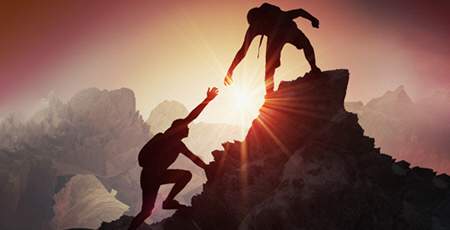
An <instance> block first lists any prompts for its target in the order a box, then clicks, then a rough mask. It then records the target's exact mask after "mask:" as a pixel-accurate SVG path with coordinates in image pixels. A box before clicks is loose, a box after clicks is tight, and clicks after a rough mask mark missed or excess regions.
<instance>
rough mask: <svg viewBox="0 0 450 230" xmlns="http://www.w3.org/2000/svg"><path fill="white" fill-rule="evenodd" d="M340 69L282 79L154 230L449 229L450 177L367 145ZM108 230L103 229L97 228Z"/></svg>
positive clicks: (344, 76)
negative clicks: (199, 185)
mask: <svg viewBox="0 0 450 230" xmlns="http://www.w3.org/2000/svg"><path fill="white" fill-rule="evenodd" d="M348 79H349V78H348V72H347V71H345V70H336V71H327V72H323V73H321V74H318V75H310V74H308V75H307V76H305V77H303V78H299V79H297V80H295V81H292V82H283V83H281V84H280V87H279V90H278V91H277V92H276V93H275V94H274V95H272V96H271V97H269V98H267V100H266V102H265V104H264V105H263V107H262V108H261V114H260V116H259V117H258V118H257V119H256V120H255V121H254V122H253V125H252V127H251V128H250V131H249V133H248V135H247V137H246V139H245V140H244V141H243V142H234V143H227V144H225V145H224V151H215V152H213V155H214V159H215V160H214V161H213V162H211V163H210V165H209V168H208V169H207V170H206V173H207V177H208V181H207V182H206V184H205V185H204V189H203V192H202V193H201V194H200V195H198V196H195V197H194V198H193V199H192V207H190V208H188V209H184V210H180V211H178V212H176V213H175V214H174V216H172V217H170V218H168V219H166V220H164V221H162V222H161V223H158V224H155V225H153V226H152V227H154V228H155V229H215V230H217V229H219V230H220V229H224V230H225V229H226V230H230V229H242V230H244V229H330V230H331V229H448V228H449V226H450V218H449V216H450V213H449V209H450V207H449V200H450V190H449V185H450V178H449V177H448V176H447V175H440V176H436V174H435V173H434V172H433V171H432V170H430V169H424V168H413V169H410V168H409V165H408V164H407V163H406V162H403V161H401V162H394V160H393V159H392V158H391V157H389V156H387V155H384V154H381V153H380V152H379V149H376V148H374V139H372V138H369V137H366V136H364V135H363V129H362V128H361V127H360V126H359V124H358V120H357V116H356V115H355V114H352V113H348V112H346V111H345V110H344V107H343V102H344V97H345V92H346V88H347V83H348ZM104 229H108V228H104Z"/></svg>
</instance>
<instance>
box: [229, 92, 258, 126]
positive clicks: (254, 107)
mask: <svg viewBox="0 0 450 230" xmlns="http://www.w3.org/2000/svg"><path fill="white" fill-rule="evenodd" d="M229 90H230V91H231V92H230V93H231V95H230V96H231V98H232V106H233V110H234V114H235V116H236V118H237V119H238V120H239V123H240V124H241V125H242V126H243V127H247V126H249V124H250V123H251V121H252V120H253V119H255V118H256V117H257V116H258V114H259V108H260V107H261V105H262V103H263V101H264V96H263V95H262V93H261V92H260V91H261V90H260V88H259V87H252V86H250V85H246V84H239V83H238V84H235V85H232V86H230V89H229Z"/></svg>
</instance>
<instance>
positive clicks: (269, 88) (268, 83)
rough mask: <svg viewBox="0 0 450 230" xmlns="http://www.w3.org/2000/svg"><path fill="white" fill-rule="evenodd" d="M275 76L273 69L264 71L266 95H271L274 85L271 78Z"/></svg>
mask: <svg viewBox="0 0 450 230" xmlns="http://www.w3.org/2000/svg"><path fill="white" fill-rule="evenodd" d="M274 75H275V68H270V69H266V75H265V80H266V94H267V95H269V94H271V93H273V88H274V83H273V76H274Z"/></svg>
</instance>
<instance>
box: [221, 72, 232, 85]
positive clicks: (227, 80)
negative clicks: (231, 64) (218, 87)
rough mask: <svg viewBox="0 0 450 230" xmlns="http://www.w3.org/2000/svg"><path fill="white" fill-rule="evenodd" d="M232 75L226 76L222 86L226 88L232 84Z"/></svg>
mask: <svg viewBox="0 0 450 230" xmlns="http://www.w3.org/2000/svg"><path fill="white" fill-rule="evenodd" d="M232 75H233V73H230V72H228V73H227V76H226V77H225V79H224V80H223V84H224V85H226V86H229V85H231V84H233V76H232Z"/></svg>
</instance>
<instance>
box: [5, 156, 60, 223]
mask: <svg viewBox="0 0 450 230" xmlns="http://www.w3.org/2000/svg"><path fill="white" fill-rule="evenodd" d="M0 183H1V187H0V204H1V208H0V229H5V230H22V229H24V230H25V229H30V226H34V229H51V228H50V224H49V223H50V220H51V218H52V216H53V210H52V209H51V206H52V205H53V199H52V197H53V189H54V187H55V184H56V169H54V168H53V167H52V164H51V161H49V160H48V159H45V158H41V157H39V156H33V155H30V154H28V153H27V152H21V151H19V152H6V151H3V150H0Z"/></svg>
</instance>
